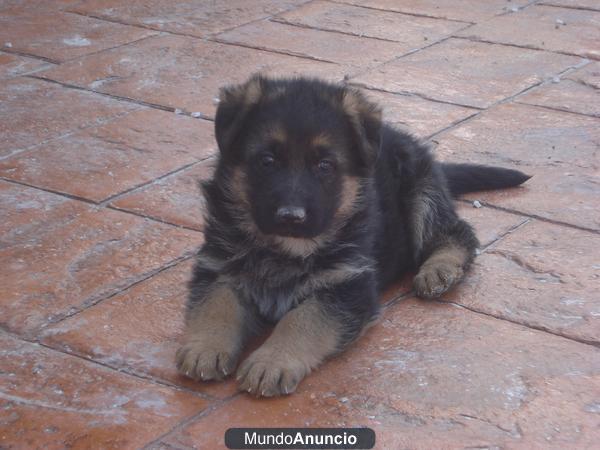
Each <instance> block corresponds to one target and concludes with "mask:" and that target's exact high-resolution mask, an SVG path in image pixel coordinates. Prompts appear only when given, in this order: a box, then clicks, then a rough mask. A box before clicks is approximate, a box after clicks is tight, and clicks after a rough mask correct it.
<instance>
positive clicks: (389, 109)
mask: <svg viewBox="0 0 600 450" xmlns="http://www.w3.org/2000/svg"><path fill="white" fill-rule="evenodd" d="M363 92H364V93H365V94H366V95H367V96H368V97H370V98H371V99H372V101H374V102H376V103H377V104H379V105H380V106H381V108H382V109H383V117H384V120H385V121H386V122H389V123H391V124H393V125H394V126H397V127H399V128H401V129H403V130H404V131H406V132H408V133H411V134H413V135H415V136H417V137H419V138H426V137H428V136H430V135H432V134H434V133H436V132H437V131H440V130H443V129H444V128H446V127H449V126H450V125H452V124H453V123H455V122H458V121H460V120H463V119H466V118H467V117H469V116H470V115H472V114H475V113H476V112H477V111H478V110H476V109H471V108H465V107H463V106H457V105H449V104H447V103H438V102H432V101H429V100H425V99H423V98H421V97H417V96H414V95H399V94H390V93H387V92H378V91H372V90H367V89H365V90H364V91H363Z"/></svg>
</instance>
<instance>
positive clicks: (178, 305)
mask: <svg viewBox="0 0 600 450" xmlns="http://www.w3.org/2000/svg"><path fill="white" fill-rule="evenodd" d="M191 270H192V263H191V261H187V262H184V263H180V264H178V265H177V266H175V267H173V268H171V269H167V270H165V271H164V272H161V273H159V274H158V275H155V276H153V277H152V278H150V279H149V280H146V281H144V282H142V283H139V284H137V285H135V286H133V287H132V288H130V289H128V290H126V291H124V292H122V293H120V294H118V295H116V296H114V297H112V298H110V299H108V300H106V301H103V302H102V303H100V304H98V305H95V306H93V307H91V308H88V309H86V310H85V311H83V312H81V313H79V314H77V315H75V316H73V317H71V318H69V319H66V320H65V321H63V322H61V323H59V324H57V325H55V326H52V327H50V328H48V329H47V330H46V331H45V332H44V337H43V340H42V341H43V342H44V343H45V344H47V345H50V346H52V347H55V348H59V349H61V350H63V351H67V352H69V353H75V354H78V355H83V356H85V357H86V358H90V359H93V360H95V361H99V362H101V363H102V364H106V365H108V366H110V367H113V368H115V369H117V370H121V371H123V370H124V371H127V372H129V373H136V374H141V375H143V376H146V377H151V378H153V379H160V380H163V381H165V382H168V383H172V384H175V385H180V386H185V387H187V388H189V389H193V390H197V391H202V392H204V393H207V394H211V395H215V396H218V397H227V396H230V395H232V394H234V393H235V392H236V391H237V387H236V385H235V383H234V382H233V381H232V380H231V379H229V380H227V381H226V382H220V383H219V382H203V383H198V382H195V381H193V380H190V379H188V378H186V377H183V376H180V375H179V374H178V373H177V370H176V368H175V352H176V351H177V349H178V348H179V345H180V344H181V336H182V333H183V316H184V309H185V301H186V298H187V281H188V279H189V277H190V274H191Z"/></svg>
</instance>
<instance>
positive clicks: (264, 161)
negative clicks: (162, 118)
mask: <svg viewBox="0 0 600 450" xmlns="http://www.w3.org/2000/svg"><path fill="white" fill-rule="evenodd" d="M274 162H275V158H273V155H269V154H264V155H261V156H260V164H261V165H262V166H263V167H269V166H272V165H273V163H274Z"/></svg>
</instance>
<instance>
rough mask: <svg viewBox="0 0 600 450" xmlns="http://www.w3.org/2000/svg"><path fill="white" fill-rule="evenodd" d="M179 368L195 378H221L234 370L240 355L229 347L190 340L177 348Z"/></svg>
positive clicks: (184, 373)
mask: <svg viewBox="0 0 600 450" xmlns="http://www.w3.org/2000/svg"><path fill="white" fill-rule="evenodd" d="M175 359H176V363H177V370H178V371H179V373H181V374H182V375H185V376H188V377H190V378H193V379H194V380H205V381H206V380H221V379H223V378H224V377H226V376H227V375H229V374H230V373H232V372H233V370H234V369H235V366H236V364H237V359H238V356H237V354H234V353H233V352H231V351H230V350H228V349H225V348H222V347H219V346H211V345H209V344H207V343H204V342H202V341H190V342H188V343H187V344H185V345H183V346H182V347H181V348H180V349H179V350H177V355H176V357H175Z"/></svg>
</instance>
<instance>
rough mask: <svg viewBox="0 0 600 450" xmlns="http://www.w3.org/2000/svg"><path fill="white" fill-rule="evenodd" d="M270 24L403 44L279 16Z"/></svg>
mask: <svg viewBox="0 0 600 450" xmlns="http://www.w3.org/2000/svg"><path fill="white" fill-rule="evenodd" d="M269 22H274V23H279V24H281V25H288V26H290V27H296V28H303V29H305V30H313V31H324V32H326V33H334V34H341V35H343V36H354V37H357V38H361V39H371V40H375V41H382V42H390V43H394V44H401V43H402V41H395V40H393V39H386V38H381V37H377V36H367V35H365V34H358V33H351V32H348V31H341V30H336V29H334V28H325V27H316V26H313V25H307V24H305V23H300V22H291V21H289V20H287V19H285V18H283V17H278V16H274V17H272V18H271V19H269Z"/></svg>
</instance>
